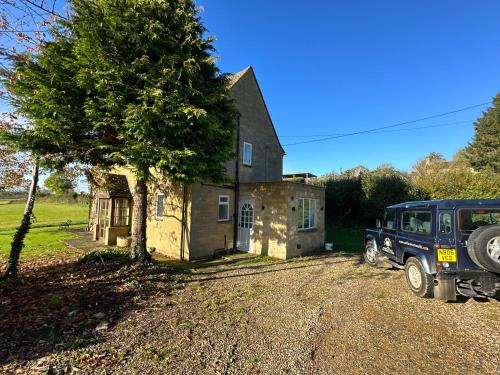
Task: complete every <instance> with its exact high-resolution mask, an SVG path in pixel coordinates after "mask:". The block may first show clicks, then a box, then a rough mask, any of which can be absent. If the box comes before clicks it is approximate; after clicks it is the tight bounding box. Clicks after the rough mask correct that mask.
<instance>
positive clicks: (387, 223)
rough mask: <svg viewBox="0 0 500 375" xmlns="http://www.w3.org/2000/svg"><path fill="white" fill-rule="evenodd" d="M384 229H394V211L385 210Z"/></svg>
mask: <svg viewBox="0 0 500 375" xmlns="http://www.w3.org/2000/svg"><path fill="white" fill-rule="evenodd" d="M382 226H383V227H384V228H387V229H396V210H386V211H385V214H384V223H383V224H382Z"/></svg>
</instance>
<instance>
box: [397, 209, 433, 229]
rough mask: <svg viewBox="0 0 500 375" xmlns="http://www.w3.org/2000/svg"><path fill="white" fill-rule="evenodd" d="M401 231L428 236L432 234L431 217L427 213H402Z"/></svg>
mask: <svg viewBox="0 0 500 375" xmlns="http://www.w3.org/2000/svg"><path fill="white" fill-rule="evenodd" d="M402 217H403V220H402V223H401V224H402V225H401V227H402V229H403V230H404V231H406V232H414V233H420V234H430V233H431V232H432V226H431V221H432V215H431V213H430V212H427V211H406V212H403V215H402Z"/></svg>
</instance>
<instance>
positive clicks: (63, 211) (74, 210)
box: [0, 202, 89, 233]
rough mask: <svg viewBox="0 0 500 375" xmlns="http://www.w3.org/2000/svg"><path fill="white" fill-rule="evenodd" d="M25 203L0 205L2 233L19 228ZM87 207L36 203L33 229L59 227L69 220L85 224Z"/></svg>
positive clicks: (0, 231)
mask: <svg viewBox="0 0 500 375" xmlns="http://www.w3.org/2000/svg"><path fill="white" fill-rule="evenodd" d="M24 204H25V203H24V202H15V203H14V202H13V203H11V204H2V205H0V233H3V232H5V231H11V230H14V229H16V228H17V227H18V226H19V222H20V221H21V218H22V216H23V212H24ZM88 210H89V208H88V206H87V205H79V204H57V203H48V202H35V209H34V210H33V214H34V216H35V221H34V223H33V227H44V226H50V225H52V226H58V225H59V224H60V223H63V222H65V221H67V220H71V221H72V222H73V223H74V224H77V223H80V224H81V223H85V222H86V221H87V217H88V212H89V211H88Z"/></svg>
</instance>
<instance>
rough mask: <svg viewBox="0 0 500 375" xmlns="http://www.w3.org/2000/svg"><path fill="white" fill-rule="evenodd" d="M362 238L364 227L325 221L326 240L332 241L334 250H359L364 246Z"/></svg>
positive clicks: (363, 236)
mask: <svg viewBox="0 0 500 375" xmlns="http://www.w3.org/2000/svg"><path fill="white" fill-rule="evenodd" d="M364 238H365V228H364V227H361V226H343V225H339V224H336V223H332V222H328V221H327V222H326V241H327V242H331V243H333V250H334V251H345V252H361V251H363V248H364Z"/></svg>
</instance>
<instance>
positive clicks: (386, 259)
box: [379, 256, 405, 270]
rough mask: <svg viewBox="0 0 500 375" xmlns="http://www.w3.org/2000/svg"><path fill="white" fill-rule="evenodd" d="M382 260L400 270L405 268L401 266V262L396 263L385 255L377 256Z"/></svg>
mask: <svg viewBox="0 0 500 375" xmlns="http://www.w3.org/2000/svg"><path fill="white" fill-rule="evenodd" d="M379 259H380V260H381V261H382V262H385V263H387V264H390V265H391V266H393V267H394V268H398V269H400V270H404V269H405V266H402V265H401V264H398V263H396V262H395V261H393V260H390V259H389V258H387V257H385V256H381V257H380V258H379Z"/></svg>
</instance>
